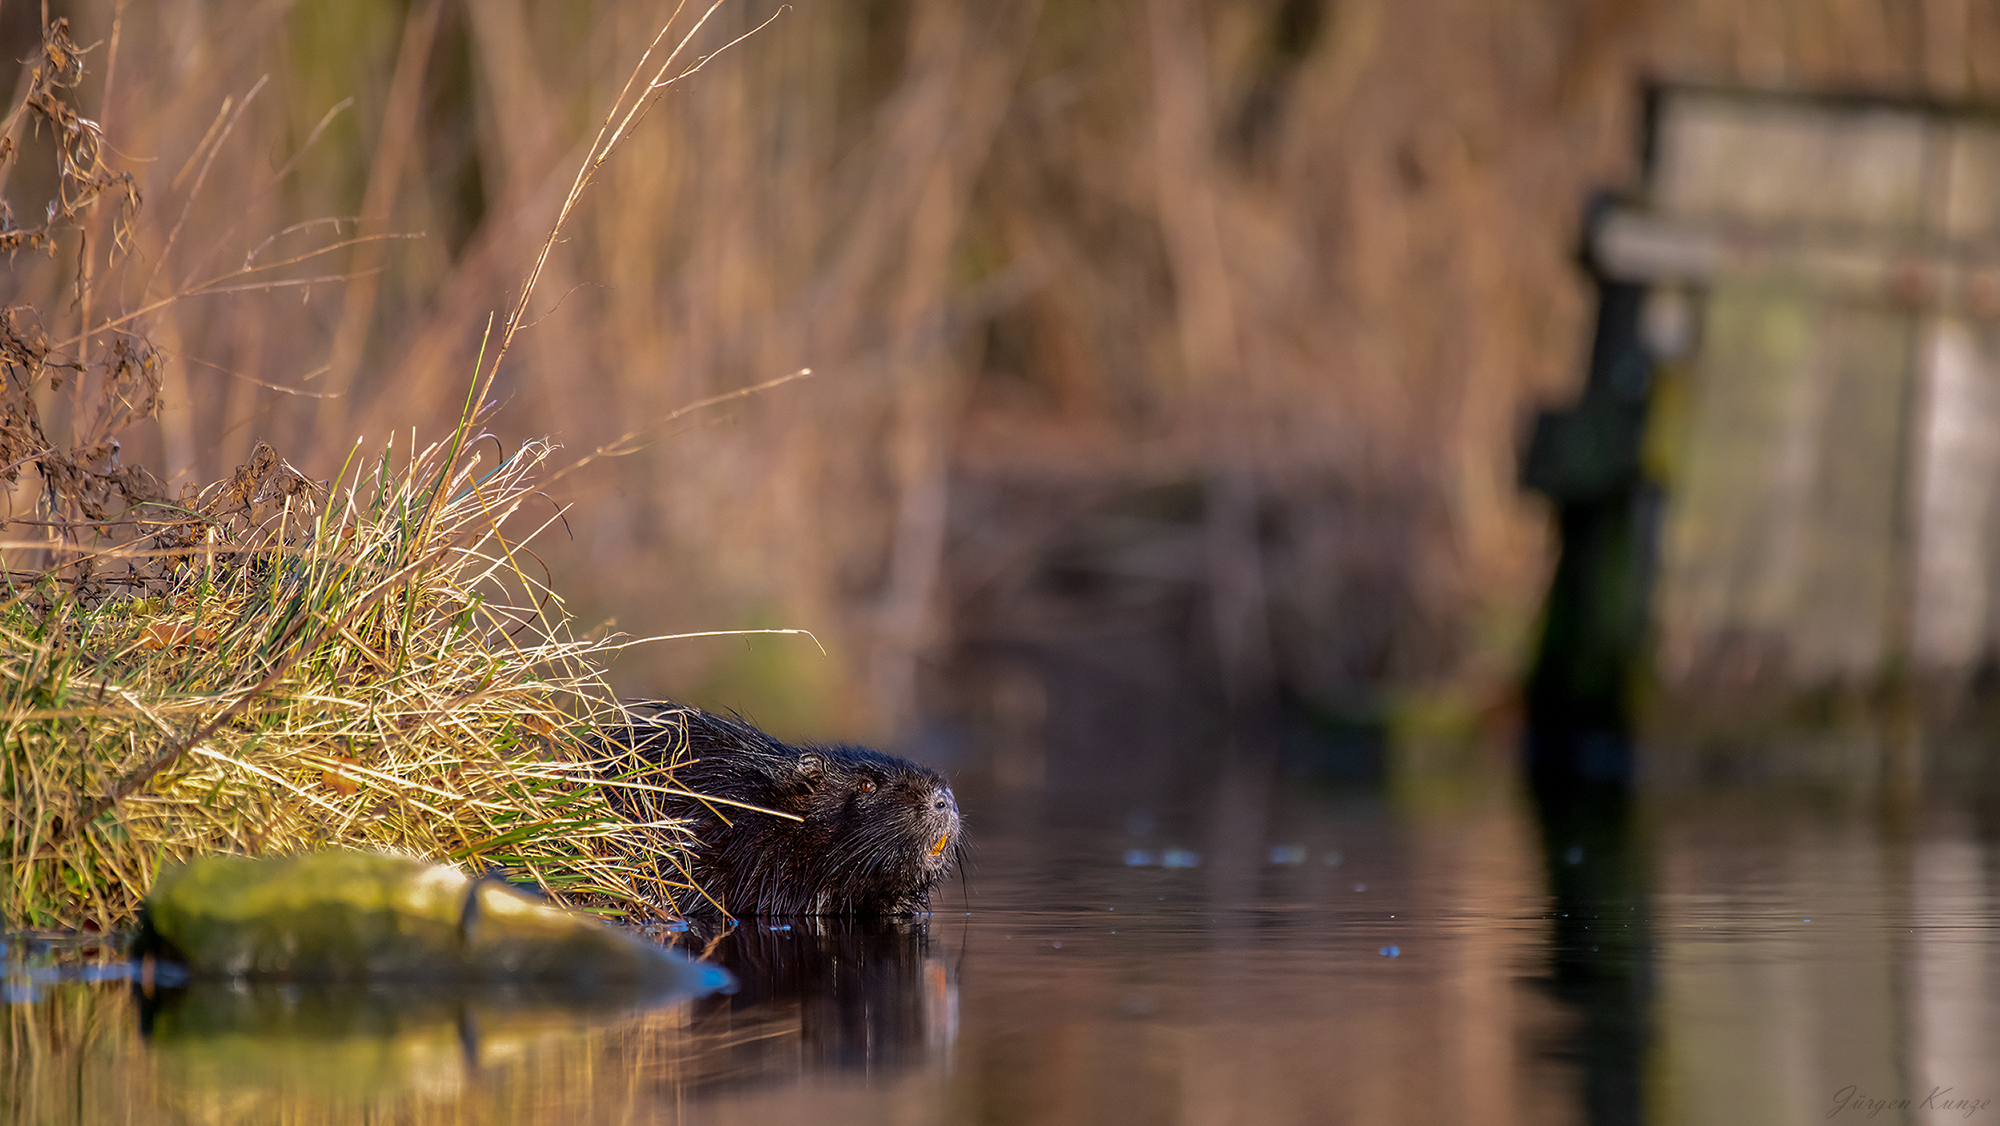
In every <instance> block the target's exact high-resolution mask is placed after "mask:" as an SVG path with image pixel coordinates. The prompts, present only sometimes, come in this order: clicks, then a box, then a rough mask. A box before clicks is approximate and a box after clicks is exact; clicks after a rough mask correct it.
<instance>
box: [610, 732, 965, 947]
mask: <svg viewBox="0 0 2000 1126" xmlns="http://www.w3.org/2000/svg"><path fill="white" fill-rule="evenodd" d="M631 716H632V722H631V723H630V724H629V725H627V726H624V727H618V728H613V729H610V730H607V731H606V732H605V744H606V747H605V749H606V750H608V751H610V752H612V755H611V757H612V760H613V761H612V764H611V766H610V770H611V773H613V774H614V775H619V774H622V775H624V776H625V777H629V778H632V779H634V780H637V781H644V782H655V783H657V782H659V781H661V779H660V778H659V777H650V776H648V770H647V767H648V765H651V764H657V765H660V766H665V765H668V764H672V766H673V780H674V783H675V784H676V785H677V786H678V787H680V788H684V789H687V790H690V791H692V792H694V793H696V794H702V795H708V796H712V797H722V798H728V799H731V800H733V801H738V802H745V803H748V804H750V805H756V806H761V807H763V808H766V809H775V810H780V811H783V812H786V813H794V814H798V815H799V816H800V817H802V818H803V821H793V820H791V819H789V818H783V817H773V816H771V815H770V814H767V813H758V812H754V811H752V810H748V809H743V808H741V807H737V806H731V805H724V804H720V803H709V802H703V801H699V800H697V799H695V798H693V797H683V796H680V795H677V794H661V793H654V792H651V791H646V790H634V789H625V788H621V787H617V786H610V787H607V788H606V792H607V795H608V796H609V797H610V800H611V804H612V806H613V808H615V809H617V810H618V811H619V812H620V813H622V814H623V815H625V816H626V817H629V818H631V819H633V820H635V821H655V820H664V819H667V818H685V819H686V820H687V821H688V822H689V823H690V827H691V828H692V829H693V831H694V835H695V838H696V840H698V841H699V842H700V845H699V847H698V848H697V849H696V851H695V852H694V854H693V857H692V864H691V866H690V869H691V871H690V874H691V875H693V877H694V879H695V881H696V882H697V883H698V884H699V885H700V886H701V887H702V888H703V889H705V890H706V891H707V892H708V894H709V895H711V896H714V897H715V898H717V899H720V900H721V901H722V905H723V907H724V908H725V909H727V911H728V912H729V913H730V914H733V915H739V916H764V917H776V916H799V917H803V916H818V915H853V916H880V915H912V914H917V913H921V912H925V911H928V910H929V909H930V893H931V889H932V888H934V887H936V886H937V884H938V883H939V882H940V881H942V880H943V879H944V878H945V877H946V876H947V875H948V874H949V873H950V871H951V867H952V863H953V861H954V860H955V859H956V858H957V856H958V850H959V843H960V833H961V825H960V822H959V815H958V804H957V801H956V799H955V798H954V797H953V796H952V792H951V787H950V785H949V784H947V783H946V782H945V780H944V779H943V778H942V777H940V776H939V775H938V774H937V773H936V772H935V771H932V770H929V769H926V768H925V767H922V766H918V765H917V764H916V763H913V762H909V761H907V760H905V759H900V758H897V757H896V756H894V755H887V754H883V753H882V752H880V751H871V750H868V749H867V748H864V747H851V746H832V747H825V746H805V747H794V746H790V745H787V744H785V743H781V742H779V741H778V740H776V739H773V738H772V737H770V736H769V735H766V734H764V733H763V732H762V731H759V730H757V729H756V728H755V727H752V726H750V725H749V724H748V723H745V722H743V721H742V720H741V719H736V718H731V717H727V716H719V715H715V714H713V713H710V712H704V711H702V710H700V709H698V708H690V707H685V706H683V705H679V704H673V703H668V702H664V701H661V702H655V703H649V704H641V705H636V706H634V707H633V708H632V709H631ZM627 751H629V752H630V753H632V754H636V755H637V756H639V759H640V760H641V761H640V762H639V763H638V764H634V763H633V762H632V761H631V760H630V759H629V757H626V756H625V752H627ZM621 758H622V759H623V761H622V762H621V761H619V760H620V759H621ZM635 767H636V769H635ZM867 783H873V789H872V790H871V789H869V788H868V786H867V785H866V784H867ZM941 836H942V837H944V838H945V847H944V848H943V850H942V851H941V852H933V851H932V847H931V846H932V845H933V844H934V843H935V842H936V841H937V840H938V838H939V837H941ZM700 907H705V908H706V909H707V910H708V911H709V912H712V911H713V908H712V907H708V906H707V905H706V904H705V903H703V904H701V905H700ZM694 913H696V914H700V913H702V911H701V910H700V909H699V908H698V909H697V911H696V912H694Z"/></svg>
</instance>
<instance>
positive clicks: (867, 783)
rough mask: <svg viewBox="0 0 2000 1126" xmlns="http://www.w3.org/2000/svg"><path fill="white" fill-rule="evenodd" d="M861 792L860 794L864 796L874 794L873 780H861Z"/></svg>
mask: <svg viewBox="0 0 2000 1126" xmlns="http://www.w3.org/2000/svg"><path fill="white" fill-rule="evenodd" d="M861 792H862V793H864V794H872V793H874V792H875V780H874V779H873V778H863V779H862V780H861Z"/></svg>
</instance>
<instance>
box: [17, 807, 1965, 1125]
mask: <svg viewBox="0 0 2000 1126" xmlns="http://www.w3.org/2000/svg"><path fill="white" fill-rule="evenodd" d="M1212 792H1213V795H1214V796H1213V798H1212V799H1211V800H1210V801H1208V802H1206V803H1197V805H1196V807H1194V808H1190V809H1187V810H1185V811H1183V812H1177V811H1175V810H1169V809H1147V808H1134V807H1132V806H1130V805H1129V804H1125V803H1118V802H1100V803H1094V804H1092V803H1085V804H1079V805H1074V806H1067V805H1061V804H1058V803H1046V802H1033V801H1019V802H1014V803H1007V802H999V801H994V800H987V801H980V800H979V799H978V797H977V795H971V796H969V797H968V800H967V807H968V814H969V816H970V817H971V818H972V823H973V832H974V834H975V836H974V840H975V843H976V851H975V862H976V868H975V871H974V872H973V874H972V878H971V881H970V885H969V888H964V889H961V888H960V887H959V886H958V885H956V884H954V885H953V886H951V887H950V888H949V889H948V890H946V892H945V893H944V894H942V895H940V896H939V898H938V901H937V902H936V904H935V906H936V908H937V911H936V914H935V916H934V917H933V918H931V919H930V920H928V921H927V922H923V923H918V924H910V925H877V926H872V927H856V926H836V925H826V924H818V925H814V924H794V925H792V926H791V928H790V929H771V928H769V927H761V926H760V927H756V928H754V929H747V928H746V929H744V930H742V931H739V932H737V933H735V934H733V935H730V936H728V937H726V938H724V939H722V940H721V941H720V942H719V943H717V945H716V947H715V949H714V950H713V954H714V955H715V956H716V957H718V958H720V959H721V960H723V961H725V962H726V963H727V964H729V965H730V966H731V967H732V968H733V969H734V970H735V971H736V972H737V973H738V975H739V976H740V977H741V978H742V979H743V988H742V989H741V991H740V992H738V993H737V994H736V995H734V996H733V997H717V998H709V999H704V1000H698V1001H693V1002H687V1001H682V1002H678V1003H673V1004H668V1005H655V1006H647V1005H645V1004H643V1003H641V1002H639V1001H638V1000H637V999H632V1001H631V1003H630V1004H629V1005H626V1004H620V1003H618V1002H616V1001H614V1002H599V1003H594V1004H587V1005H578V1004H573V1003H571V999H567V998H563V997H560V996H546V995H539V996H538V995H520V994H515V995H492V994H484V995H475V996H465V995H440V994H432V993H427V992H425V991H422V990H416V989H411V988H407V987H405V988H399V989H393V990H375V991H367V990H350V991H313V990H300V989H282V988H254V989H253V988H242V987H239V988H230V987H227V986H215V987H198V988H192V989H188V990H184V991H172V990H160V989H155V990H154V991H152V993H151V995H150V996H148V995H146V993H145V992H144V991H142V990H140V989H138V988H137V987H136V986H134V985H133V984H132V983H130V982H126V981H119V980H108V981H96V982H89V981H74V980H70V981H48V980H40V979H39V978H47V977H48V976H50V975H47V974H42V975H39V978H38V975H37V974H36V973H34V972H33V968H32V967H30V966H24V965H23V964H21V963H19V962H16V963H15V964H14V966H13V969H12V971H11V974H10V976H9V978H8V983H7V1002H8V1003H7V1005H6V1010H7V1018H6V1022H5V1024H4V1031H0V1061H4V1063H0V1066H4V1067H5V1068H6V1069H7V1073H6V1076H5V1078H4V1080H0V1118H4V1120H6V1121H11V1122H33V1123H70V1122H137V1123H146V1122H173V1123H235V1122H243V1123H251V1122H260V1123H261V1122H276V1121H285V1122H291V1123H319V1122H328V1123H332V1122H356V1123H359V1122H388V1121H393V1122H409V1123H429V1122H439V1123H443V1122H454V1123H456V1122H481V1123H485V1122H492V1123H511V1122H551V1123H562V1124H564V1126H569V1124H575V1123H586V1122H688V1123H737V1122H741V1123H753V1122H755V1123H768V1122H786V1123H800V1122H805V1123H810V1122H863V1123H959V1122H968V1123H971V1122H976V1123H992V1124H1011V1123H1037V1124H1040V1123H1077V1124H1080V1126H1081V1124H1086V1123H1088V1124H1100V1123H1168V1122H1173V1123H1245V1124H1252V1123H1254V1124H1258V1126H1266V1124H1274V1123H1308V1122H1311V1123H1318V1122H1352V1123H1435V1122H1456V1121H1463V1122H1480V1123H1510V1122H1518V1123H1536V1124H1541V1123H1566V1122H1636V1121H1651V1122H1658V1123H1688V1124H1706V1123H1736V1122H1741V1123H1808V1122H1823V1121H1829V1120H1831V1121H1835V1122H1841V1121H1872V1122H1877V1123H1881V1122H1939V1123H1943V1122H1957V1121H1967V1120H1969V1121H1973V1122H1979V1121H2000V851H1996V848H1995V843H1994V839H1995V834H1994V831H1993V830H1994V824H1993V821H1992V819H1991V810H1990V807H1985V812H1983V813H1982V807H1981V806H1980V805H1979V804H1978V803H1976V802H1973V801H1970V800H1965V799H1957V798H1942V797H1941V798H1939V799H1936V800H1935V801H1931V802H1925V801H1922V800H1911V801H1908V802H1904V803H1902V804H1900V805H1894V806H1890V805H1884V804H1883V803H1881V802H1878V801H1875V800H1873V799H1860V798H1854V799H1842V798H1839V797H1837V796H1826V795H1822V796H1821V797H1819V798H1816V799H1813V800H1803V799H1792V800H1787V801H1776V800H1773V799H1769V798H1760V797H1758V796H1756V795H1736V796H1730V795H1715V794H1708V795H1702V796H1699V797H1686V798H1677V799H1666V798H1661V799H1655V800H1650V801H1646V802H1641V803H1638V804H1636V805H1634V806H1632V807H1631V808H1629V809H1619V808H1609V809H1606V808H1591V809H1585V810H1583V811H1581V812H1578V811H1576V810H1570V811H1568V812H1563V813H1559V814H1557V815H1552V816H1550V817H1548V818H1547V819H1546V820H1545V819H1543V818H1541V817H1538V816H1537V811H1536V807H1535V805H1534V804H1533V803H1532V802H1531V801H1529V800H1528V799H1527V798H1526V797H1525V796H1522V795H1520V794H1519V793H1518V792H1517V791H1516V790H1515V788H1514V787H1512V786H1511V785H1509V784H1508V783H1507V782H1506V781H1505V777H1504V775H1494V776H1490V777H1486V778H1485V779H1484V780H1483V781H1482V780H1480V779H1478V778H1474V779H1470V780H1468V779H1463V778H1461V779H1459V780H1457V781H1455V782H1451V783H1442V782H1441V783H1435V784H1431V785H1411V784H1402V783H1396V782H1394V781H1392V782H1391V783H1390V784H1388V785H1386V786H1380V787H1372V788H1370V789H1369V790H1367V791H1366V792H1343V791H1339V790H1333V789H1326V788H1321V787H1317V786H1314V785H1312V784H1309V783H1306V782H1298V783H1297V784H1292V783H1281V784H1271V783H1269V782H1262V783H1259V782H1255V781H1250V782H1246V781H1242V780H1237V781H1233V782H1232V781H1230V780H1227V779H1225V780H1224V781H1222V782H1221V783H1219V784H1218V785H1217V786H1216V787H1215V788H1214V790H1213V791H1212Z"/></svg>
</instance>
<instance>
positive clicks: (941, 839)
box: [931, 833, 951, 856]
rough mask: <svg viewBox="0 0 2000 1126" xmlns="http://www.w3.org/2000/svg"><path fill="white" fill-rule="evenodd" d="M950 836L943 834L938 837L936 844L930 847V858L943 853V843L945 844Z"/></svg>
mask: <svg viewBox="0 0 2000 1126" xmlns="http://www.w3.org/2000/svg"><path fill="white" fill-rule="evenodd" d="M950 836H951V834H950V833H946V834H944V835H943V836H940V837H939V838H938V839H937V843H936V844H934V845H932V846H931V855H932V856H936V855H937V854H938V853H940V852H943V851H944V842H945V840H946V839H947V838H949V837H950Z"/></svg>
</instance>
